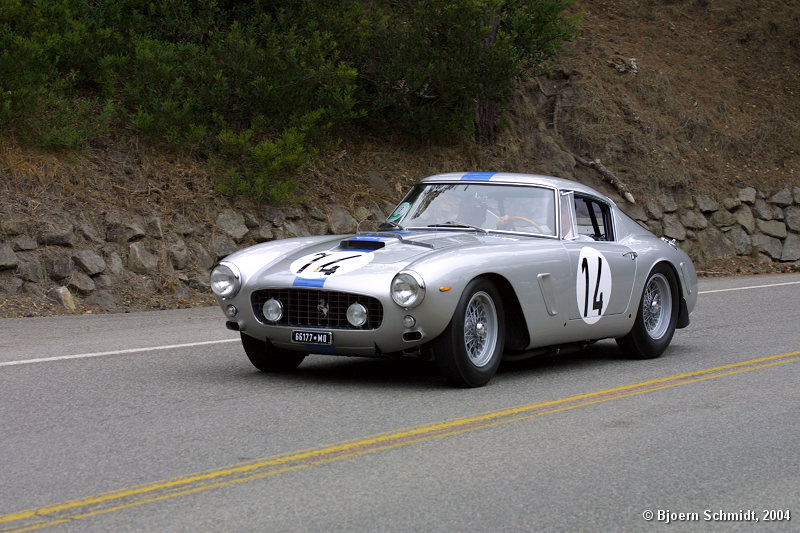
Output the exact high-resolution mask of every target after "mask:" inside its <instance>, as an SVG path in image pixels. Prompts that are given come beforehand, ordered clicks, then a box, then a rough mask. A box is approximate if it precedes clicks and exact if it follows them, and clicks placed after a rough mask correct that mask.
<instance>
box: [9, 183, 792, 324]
mask: <svg viewBox="0 0 800 533" xmlns="http://www.w3.org/2000/svg"><path fill="white" fill-rule="evenodd" d="M621 207H622V209H623V210H624V211H626V212H627V213H628V214H629V215H631V216H632V217H633V218H635V219H636V220H638V221H639V222H640V223H641V224H642V225H643V226H645V227H647V228H649V229H650V230H651V231H652V232H653V233H655V234H656V235H664V236H666V237H668V238H674V239H676V240H677V241H678V242H679V244H680V246H681V247H682V248H683V249H685V250H686V251H687V252H688V253H689V254H690V255H691V256H692V258H693V259H694V260H695V261H698V262H705V261H713V260H717V259H726V258H732V257H736V256H740V257H750V258H753V259H754V260H756V261H758V262H761V263H773V262H783V263H798V262H800V187H794V188H793V189H792V190H789V189H783V190H780V191H777V192H774V193H766V192H764V191H758V190H756V189H754V188H752V187H745V188H741V189H737V190H735V191H733V192H732V194H730V195H729V196H728V197H725V198H722V199H714V198H712V197H710V196H698V197H693V196H691V195H689V194H686V193H683V192H680V191H679V192H675V193H671V194H662V195H660V196H658V197H657V198H654V199H651V200H649V201H647V202H646V203H645V204H644V205H639V204H635V205H634V204H622V205H621ZM392 208H393V205H392V204H391V203H389V202H384V203H382V205H380V206H379V205H377V204H376V203H372V204H367V205H366V206H364V207H359V208H357V209H356V211H355V212H350V211H348V210H346V209H345V208H343V207H341V206H332V207H326V206H317V205H303V206H300V207H291V208H286V209H275V208H272V207H265V208H262V209H261V210H260V212H258V213H255V212H241V211H237V210H234V209H232V208H229V207H228V208H223V209H221V210H220V211H219V212H217V213H215V214H214V215H213V220H209V221H207V222H205V223H194V224H193V223H190V222H188V221H186V220H183V219H181V218H180V217H176V218H171V219H169V220H166V219H163V218H160V217H154V216H149V217H148V216H145V215H137V214H131V213H117V212H107V213H102V214H97V215H95V216H94V217H92V216H91V215H89V214H86V213H81V214H77V215H76V214H67V213H61V214H60V216H59V217H57V218H56V219H52V218H51V220H50V221H49V222H44V221H31V220H27V219H17V218H14V217H10V216H5V217H4V218H3V220H2V223H1V224H0V298H3V299H7V298H10V297H15V296H23V297H26V296H27V297H31V298H45V299H48V300H50V301H56V302H59V304H60V305H63V306H64V307H65V308H66V309H67V310H69V311H72V312H79V311H86V310H91V311H95V312H114V311H124V310H133V309H141V308H147V307H148V306H147V305H146V303H147V301H148V297H149V296H151V295H152V296H158V297H160V299H161V301H163V300H164V299H166V300H168V301H171V302H180V301H185V300H189V299H191V298H190V296H191V295H193V294H194V295H196V294H210V292H209V288H208V271H209V269H210V268H211V267H212V266H213V264H214V263H215V262H216V261H217V260H219V259H220V258H222V257H224V256H226V255H228V254H230V253H232V252H234V251H236V250H238V249H240V248H243V247H245V246H248V245H251V244H255V243H258V242H264V241H268V240H272V239H280V238H285V237H293V236H303V235H318V234H325V233H330V234H339V233H348V232H351V231H354V229H355V226H356V220H364V219H368V218H374V219H382V218H384V217H385V216H386V214H387V213H388V212H389V211H390V210H391V209H392ZM53 220H55V221H53Z"/></svg>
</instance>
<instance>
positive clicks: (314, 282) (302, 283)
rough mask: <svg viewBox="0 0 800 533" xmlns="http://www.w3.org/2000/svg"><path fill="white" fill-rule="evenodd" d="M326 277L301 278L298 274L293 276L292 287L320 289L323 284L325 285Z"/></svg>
mask: <svg viewBox="0 0 800 533" xmlns="http://www.w3.org/2000/svg"><path fill="white" fill-rule="evenodd" d="M325 279H326V278H314V279H311V278H301V277H300V276H298V277H296V278H294V283H292V286H294V287H311V288H314V289H321V288H322V286H323V285H325Z"/></svg>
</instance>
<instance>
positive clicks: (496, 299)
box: [433, 278, 505, 387]
mask: <svg viewBox="0 0 800 533" xmlns="http://www.w3.org/2000/svg"><path fill="white" fill-rule="evenodd" d="M501 304H502V300H501V297H500V293H499V292H498V290H497V288H496V287H495V286H494V284H492V282H490V281H488V280H486V279H480V278H479V279H474V280H472V281H471V282H470V283H469V284H468V285H467V287H466V288H465V289H464V293H463V294H462V295H461V298H460V299H459V301H458V306H457V307H456V311H455V313H454V314H453V318H452V319H451V320H450V324H449V325H448V326H447V329H445V330H444V332H443V333H442V334H441V335H440V336H439V337H438V338H437V339H436V340H435V341H433V352H434V358H435V359H436V364H437V365H438V366H439V369H440V370H441V372H442V374H443V375H444V377H445V379H447V381H448V382H449V383H451V384H452V385H455V386H457V387H481V386H483V385H486V383H488V382H489V380H490V379H492V376H494V374H495V372H497V367H498V366H499V365H500V359H502V357H503V343H504V341H505V316H504V314H503V307H502V305H501Z"/></svg>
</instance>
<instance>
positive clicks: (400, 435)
mask: <svg viewBox="0 0 800 533" xmlns="http://www.w3.org/2000/svg"><path fill="white" fill-rule="evenodd" d="M798 361H800V351H795V352H790V353H784V354H780V355H773V356H769V357H761V358H758V359H751V360H749V361H742V362H739V363H731V364H727V365H722V366H716V367H713V368H706V369H702V370H695V371H692V372H686V373H683V374H676V375H673V376H668V377H663V378H657V379H652V380H647V381H641V382H639V383H633V384H629V385H623V386H620V387H614V388H610V389H603V390H598V391H594V392H589V393H585V394H578V395H575V396H569V397H566V398H560V399H557V400H552V401H547V402H538V403H532V404H527V405H520V406H516V407H509V408H504V409H499V410H496V411H491V412H488V413H482V414H478V415H472V416H467V417H463V418H455V419H451V420H445V421H440V422H435V423H431V424H425V425H420V426H414V427H410V428H405V429H400V430H395V431H390V432H386V433H380V434H377V435H372V436H368V437H364V438H359V439H355V440H351V441H345V442H339V443H334V444H330V445H326V446H320V447H316V448H309V449H306V450H297V451H293V452H290V453H286V454H281V455H274V456H270V457H264V458H261V459H257V460H255V461H249V462H244V463H238V464H234V465H229V466H226V467H223V468H219V469H214V470H207V471H204V472H196V473H193V474H189V475H188V476H182V477H177V478H173V479H167V480H161V481H156V482H153V483H148V484H145V485H139V486H135V487H128V488H123V489H120V490H116V491H112V492H107V493H103V494H97V495H93V496H89V497H86V498H80V499H75V500H69V501H65V502H61V503H56V504H53V505H48V506H44V507H39V508H36V509H28V510H25V511H19V512H15V513H10V514H6V515H3V516H0V532H9V531H17V532H19V531H30V530H33V529H39V528H43V527H47V526H52V525H56V524H60V523H64V522H67V521H72V520H79V519H81V518H87V517H90V516H95V515H98V514H104V513H110V512H113V511H118V510H122V509H127V508H130V507H134V506H138V505H144V504H147V503H153V502H157V501H161V500H166V499H169V498H175V497H178V496H185V495H188V494H194V493H198V492H203V491H208V490H213V489H218V488H222V487H226V486H230V485H234V484H238V483H244V482H247V481H252V480H255V479H261V478H265V477H268V476H273V475H276V474H281V473H285V472H290V471H293V470H298V469H301V468H308V467H310V466H315V465H322V464H326V463H330V462H333V461H338V460H341V459H346V458H350V457H356V456H359V455H364V454H368V453H374V452H378V451H383V450H389V449H393V448H398V447H401V446H408V445H410V444H414V443H419V442H424V441H429V440H433V439H438V438H442V437H448V436H452V435H458V434H462V433H466V432H470V431H475V430H478V429H484V428H490V427H495V426H499V425H501V424H507V423H509V422H516V421H520V420H527V419H531V418H534V417H537V416H543V415H548V414H553V413H559V412H563V411H567V410H570V409H575V408H578V407H584V406H589V405H594V404H598V403H602V402H607V401H610V400H616V399H621V398H627V397H630V396H636V395H639V394H644V393H648V392H655V391H658V390H664V389H668V388H672V387H677V386H680V385H688V384H690V383H698V382H701V381H706V380H710V379H716V378H719V377H723V376H730V375H734V374H740V373H743V372H750V371H753V370H759V369H763V368H769V367H773V366H777V365H782V364H786V363H792V362H798Z"/></svg>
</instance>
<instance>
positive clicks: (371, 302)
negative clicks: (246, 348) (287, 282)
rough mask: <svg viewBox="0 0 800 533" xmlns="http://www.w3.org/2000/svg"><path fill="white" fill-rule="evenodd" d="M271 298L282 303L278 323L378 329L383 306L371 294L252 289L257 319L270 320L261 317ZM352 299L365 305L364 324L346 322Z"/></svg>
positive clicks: (252, 300) (251, 300) (292, 325)
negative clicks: (365, 315) (265, 304)
mask: <svg viewBox="0 0 800 533" xmlns="http://www.w3.org/2000/svg"><path fill="white" fill-rule="evenodd" d="M270 298H275V299H276V300H279V301H280V302H281V304H283V318H281V319H280V320H279V321H278V322H277V324H278V325H279V326H291V327H301V328H326V329H377V328H378V327H379V326H380V325H381V322H382V321H383V306H382V305H381V303H380V302H379V301H378V300H377V299H376V298H372V297H370V296H362V295H360V294H351V293H348V292H336V291H320V290H315V289H262V290H259V291H255V292H253V294H252V295H251V296H250V302H251V303H252V305H253V312H254V313H255V315H256V318H257V319H258V321H259V322H263V323H265V324H270V323H271V322H268V321H267V319H266V318H264V311H263V310H262V307H263V306H264V302H266V301H267V300H269V299H270ZM355 302H358V303H360V304H361V305H363V306H364V307H366V308H367V323H366V324H364V325H363V326H361V327H355V326H353V325H351V324H350V323H349V322H348V321H347V316H346V313H347V308H348V307H350V305H351V304H353V303H355ZM325 309H327V314H326V313H325Z"/></svg>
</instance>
